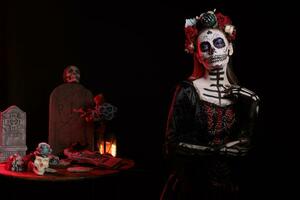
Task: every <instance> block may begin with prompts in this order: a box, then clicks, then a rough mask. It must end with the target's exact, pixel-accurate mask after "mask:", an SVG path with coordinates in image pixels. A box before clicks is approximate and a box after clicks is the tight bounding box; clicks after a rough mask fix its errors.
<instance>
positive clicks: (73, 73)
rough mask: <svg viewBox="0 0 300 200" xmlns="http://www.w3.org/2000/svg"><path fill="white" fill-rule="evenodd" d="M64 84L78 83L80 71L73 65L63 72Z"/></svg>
mask: <svg viewBox="0 0 300 200" xmlns="http://www.w3.org/2000/svg"><path fill="white" fill-rule="evenodd" d="M63 78H64V82H66V83H79V81H80V70H79V69H78V67H76V66H74V65H70V66H68V67H66V68H65V70H64V76H63Z"/></svg>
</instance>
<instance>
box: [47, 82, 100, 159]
mask: <svg viewBox="0 0 300 200" xmlns="http://www.w3.org/2000/svg"><path fill="white" fill-rule="evenodd" d="M92 103H93V95H92V93H91V92H90V91H89V90H87V89H86V88H85V87H84V86H82V85H81V84H80V83H64V84H62V85H59V86H58V87H56V88H55V89H54V90H53V91H52V93H51V95H50V105H49V141H48V142H49V144H50V146H51V147H52V149H53V153H60V152H62V151H63V150H64V149H65V148H67V147H69V146H71V145H72V144H73V143H76V142H79V143H81V144H83V145H85V144H86V145H88V149H89V150H92V151H93V150H94V126H93V122H86V121H85V120H84V119H83V118H81V117H80V114H79V113H77V112H74V109H78V108H82V107H86V106H90V105H91V104H92Z"/></svg>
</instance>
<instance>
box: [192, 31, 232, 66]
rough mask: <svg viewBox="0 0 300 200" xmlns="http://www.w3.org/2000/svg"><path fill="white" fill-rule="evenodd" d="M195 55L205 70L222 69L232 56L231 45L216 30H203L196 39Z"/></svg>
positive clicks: (222, 34) (220, 32) (221, 33)
mask: <svg viewBox="0 0 300 200" xmlns="http://www.w3.org/2000/svg"><path fill="white" fill-rule="evenodd" d="M197 45H198V48H197V54H198V57H199V60H200V62H201V63H202V64H203V65H204V67H205V68H206V69H207V70H211V69H214V68H223V67H224V66H226V65H227V63H228V61H229V56H231V55H232V53H233V49H232V44H231V43H229V42H228V40H227V38H226V37H225V35H224V33H223V32H222V31H220V30H218V29H205V30H204V31H202V33H201V34H200V35H199V36H198V39H197Z"/></svg>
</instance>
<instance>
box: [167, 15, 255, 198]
mask: <svg viewBox="0 0 300 200" xmlns="http://www.w3.org/2000/svg"><path fill="white" fill-rule="evenodd" d="M235 33H236V32H235V29H234V26H233V25H232V24H231V20H230V19H229V18H228V17H226V16H224V15H222V14H221V13H216V14H215V12H214V11H208V12H206V13H203V14H201V15H200V16H198V17H196V18H193V19H188V20H186V25H185V34H186V46H185V47H186V51H187V52H188V53H190V54H192V55H193V58H194V70H193V74H192V75H191V77H190V78H189V80H188V81H184V82H182V83H181V84H179V85H178V86H177V88H176V92H175V95H174V98H173V102H172V105H171V108H170V112H169V118H168V124H167V133H166V154H167V156H168V159H169V160H170V162H171V163H172V165H171V166H172V173H171V175H170V176H169V179H168V181H167V184H166V185H165V188H164V190H163V193H162V195H161V200H163V199H185V200H186V199H235V198H237V196H238V195H237V194H238V191H239V187H238V183H237V181H236V180H235V177H234V170H233V168H234V163H235V162H236V161H237V160H238V158H239V157H242V156H245V155H247V154H248V152H249V150H250V146H251V144H250V140H251V135H252V133H253V131H254V124H255V120H256V116H257V113H258V102H259V98H258V97H257V95H255V93H253V92H252V91H250V90H247V89H246V88H243V87H240V86H238V85H237V81H236V78H235V77H234V75H233V73H232V71H231V68H230V65H229V60H230V56H231V55H232V54H233V46H232V42H233V41H234V39H235Z"/></svg>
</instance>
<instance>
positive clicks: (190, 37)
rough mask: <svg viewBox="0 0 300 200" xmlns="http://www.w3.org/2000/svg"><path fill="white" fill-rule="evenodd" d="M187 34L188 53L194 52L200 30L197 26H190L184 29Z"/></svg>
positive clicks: (186, 46) (186, 45) (186, 47)
mask: <svg viewBox="0 0 300 200" xmlns="http://www.w3.org/2000/svg"><path fill="white" fill-rule="evenodd" d="M184 32H185V49H186V51H188V53H193V52H194V43H195V42H196V39H197V37H198V30H197V28H196V27H195V26H188V27H186V28H185V29H184Z"/></svg>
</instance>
